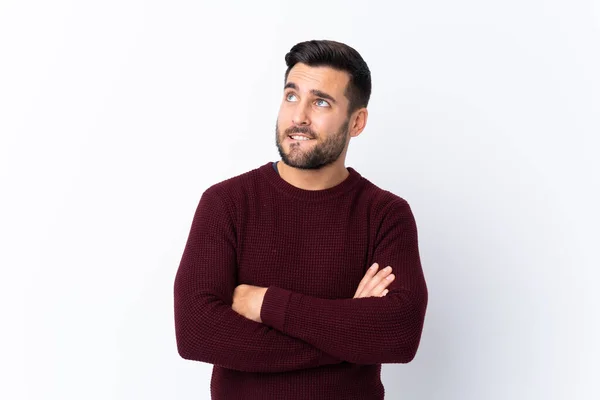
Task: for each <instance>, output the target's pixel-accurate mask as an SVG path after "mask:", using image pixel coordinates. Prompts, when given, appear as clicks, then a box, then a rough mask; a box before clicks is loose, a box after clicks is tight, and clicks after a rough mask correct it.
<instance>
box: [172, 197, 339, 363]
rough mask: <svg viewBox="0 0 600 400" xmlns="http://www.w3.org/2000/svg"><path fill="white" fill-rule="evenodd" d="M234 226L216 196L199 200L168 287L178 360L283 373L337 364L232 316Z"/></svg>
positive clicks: (305, 345)
mask: <svg viewBox="0 0 600 400" xmlns="http://www.w3.org/2000/svg"><path fill="white" fill-rule="evenodd" d="M235 242H236V235H235V225H234V223H233V219H232V217H231V215H230V213H229V212H228V211H227V209H226V203H224V202H223V200H222V198H221V197H219V194H218V193H217V192H216V191H215V190H214V189H213V188H209V189H208V190H207V191H205V192H204V193H203V195H202V197H201V199H200V202H199V204H198V207H197V208H196V212H195V215H194V219H193V221H192V225H191V229H190V232H189V236H188V239H187V242H186V245H185V249H184V251H183V255H182V258H181V262H180V265H179V268H178V270H177V274H176V277H175V283H174V314H175V335H176V341H177V349H178V352H179V355H180V356H181V357H183V358H185V359H189V360H196V361H202V362H206V363H210V364H215V365H219V366H222V367H225V368H229V369H235V370H240V371H248V372H283V371H292V370H297V369H305V368H312V367H317V366H319V365H325V364H337V363H340V362H342V360H340V359H337V358H335V357H333V356H331V355H329V354H327V353H325V352H323V351H322V350H319V349H317V348H315V347H314V346H312V345H310V344H308V343H306V342H304V341H302V340H301V339H297V338H294V337H290V336H288V335H286V334H284V333H282V332H280V331H277V330H275V329H273V328H271V327H268V326H266V325H264V324H262V323H257V322H255V321H252V320H250V319H248V318H245V317H244V316H242V315H240V314H238V313H237V312H235V311H234V310H233V309H232V308H231V305H232V303H233V291H234V289H235V287H236V286H237V283H236V281H237V270H236V268H237V264H236V250H235Z"/></svg>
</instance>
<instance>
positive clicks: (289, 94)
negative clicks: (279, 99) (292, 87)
mask: <svg viewBox="0 0 600 400" xmlns="http://www.w3.org/2000/svg"><path fill="white" fill-rule="evenodd" d="M290 96H294V97H296V95H295V94H293V93H288V94H286V95H285V99H286V100H287V101H292V100H290Z"/></svg>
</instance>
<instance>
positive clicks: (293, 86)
mask: <svg viewBox="0 0 600 400" xmlns="http://www.w3.org/2000/svg"><path fill="white" fill-rule="evenodd" d="M288 88H291V89H294V90H298V86H297V85H296V84H295V83H294V82H288V83H286V85H285V86H284V88H283V89H284V90H285V89H288ZM310 93H312V94H313V95H315V96H317V97H322V98H324V99H327V100H330V101H331V102H332V103H334V104H335V103H337V101H336V100H335V99H334V98H333V96H331V95H329V94H327V93H325V92H323V91H322V90H318V89H312V90H311V91H310Z"/></svg>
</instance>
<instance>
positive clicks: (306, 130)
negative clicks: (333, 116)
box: [284, 126, 317, 138]
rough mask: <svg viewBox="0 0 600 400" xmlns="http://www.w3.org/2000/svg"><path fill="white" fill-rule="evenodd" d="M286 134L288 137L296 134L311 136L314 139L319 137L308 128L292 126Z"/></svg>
mask: <svg viewBox="0 0 600 400" xmlns="http://www.w3.org/2000/svg"><path fill="white" fill-rule="evenodd" d="M284 133H285V134H286V135H291V134H294V133H303V134H305V135H310V136H312V137H313V138H314V137H316V136H317V135H316V134H315V133H314V132H313V131H312V129H310V128H309V127H308V126H292V127H289V128H287V129H286V130H285V131H284Z"/></svg>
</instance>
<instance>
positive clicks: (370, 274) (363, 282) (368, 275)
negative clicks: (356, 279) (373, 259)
mask: <svg viewBox="0 0 600 400" xmlns="http://www.w3.org/2000/svg"><path fill="white" fill-rule="evenodd" d="M378 268H379V264H377V263H373V265H371V267H370V268H369V269H368V270H367V273H366V274H365V276H364V277H363V278H362V280H361V281H360V283H359V284H358V288H357V289H356V293H354V297H357V296H359V295H360V293H361V292H362V290H363V289H364V287H365V285H366V284H367V282H369V280H371V278H372V277H373V275H375V273H376V272H377V269H378Z"/></svg>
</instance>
